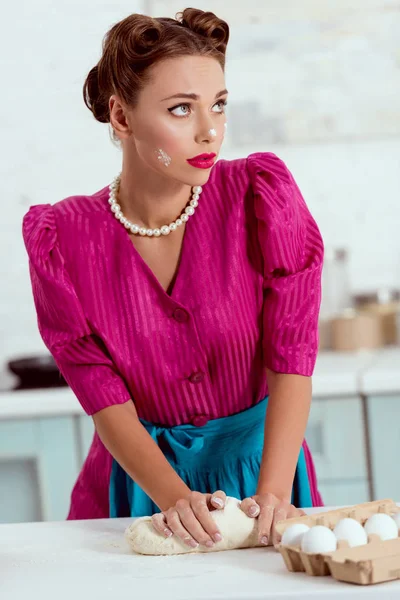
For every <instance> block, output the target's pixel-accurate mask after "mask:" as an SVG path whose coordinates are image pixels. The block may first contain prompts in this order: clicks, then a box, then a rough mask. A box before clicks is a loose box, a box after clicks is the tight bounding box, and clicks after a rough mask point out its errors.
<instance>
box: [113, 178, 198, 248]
mask: <svg viewBox="0 0 400 600" xmlns="http://www.w3.org/2000/svg"><path fill="white" fill-rule="evenodd" d="M120 183H121V175H117V177H115V178H114V180H113V182H112V183H111V185H110V188H109V189H110V197H109V199H108V203H109V204H110V206H111V210H112V212H113V213H114V217H115V218H116V219H117V220H118V221H120V223H122V225H124V227H126V229H129V230H130V231H131V232H132V233H134V234H135V235H138V234H139V235H142V236H146V235H147V236H148V237H160V235H168V234H169V233H171V231H175V230H176V229H178V227H180V226H181V225H183V223H187V222H188V220H189V217H192V216H193V215H194V212H195V209H196V208H197V206H198V205H199V198H200V194H201V192H202V191H203V190H202V187H201V186H200V185H195V186H194V187H193V188H192V198H191V200H190V202H189V204H188V206H187V207H186V208H185V211H184V212H183V213H182V214H181V216H180V217H179V218H178V219H176V221H174V222H173V223H170V224H169V225H163V226H162V227H160V228H159V229H158V228H157V229H146V227H139V225H135V223H132V221H129V219H127V218H126V217H125V216H124V214H123V212H122V210H121V207H120V205H119V204H118V201H117V194H118V190H119V186H120Z"/></svg>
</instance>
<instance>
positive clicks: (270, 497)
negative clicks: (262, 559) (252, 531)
mask: <svg viewBox="0 0 400 600" xmlns="http://www.w3.org/2000/svg"><path fill="white" fill-rule="evenodd" d="M240 508H241V509H242V510H243V512H245V513H246V514H247V515H248V516H249V517H253V518H256V517H257V518H258V535H259V540H260V543H261V544H263V545H265V546H271V545H274V546H276V545H277V544H279V542H280V541H281V540H280V536H279V535H278V533H277V531H276V529H275V527H276V524H277V523H278V521H282V520H283V519H291V518H292V517H301V516H302V515H305V514H306V513H305V512H304V510H301V508H296V507H295V506H293V504H290V502H289V501H287V500H280V499H279V498H277V496H274V494H256V495H255V496H252V497H251V498H246V499H245V500H243V502H242V503H241V505H240Z"/></svg>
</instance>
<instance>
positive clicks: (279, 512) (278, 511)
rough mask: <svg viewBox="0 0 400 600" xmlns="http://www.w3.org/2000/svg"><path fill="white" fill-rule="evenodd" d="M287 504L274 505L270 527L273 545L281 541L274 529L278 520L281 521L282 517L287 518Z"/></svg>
mask: <svg viewBox="0 0 400 600" xmlns="http://www.w3.org/2000/svg"><path fill="white" fill-rule="evenodd" d="M288 508H289V507H288V506H287V505H286V506H285V505H283V504H279V505H278V506H275V509H274V518H273V521H272V527H271V534H272V544H273V545H274V546H276V545H277V544H279V542H280V541H281V536H280V535H279V534H278V532H277V531H276V525H277V524H278V523H279V521H283V519H287V518H288V516H289V515H288V512H289V511H288Z"/></svg>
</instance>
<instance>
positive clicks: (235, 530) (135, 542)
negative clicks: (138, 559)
mask: <svg viewBox="0 0 400 600" xmlns="http://www.w3.org/2000/svg"><path fill="white" fill-rule="evenodd" d="M210 514H211V516H212V518H213V519H214V521H215V522H216V523H217V525H218V527H219V530H220V532H221V535H222V541H221V542H218V543H216V544H214V546H213V547H212V548H206V547H205V546H198V547H197V548H190V547H189V546H186V544H184V543H183V542H181V541H180V539H179V538H178V537H176V536H175V535H173V536H171V537H170V538H165V537H164V536H163V535H161V534H160V533H158V532H157V531H156V530H155V529H154V527H153V525H152V521H151V517H141V518H139V519H136V520H135V521H134V522H133V523H132V525H130V526H129V527H128V529H127V530H126V532H125V535H126V539H127V541H128V543H129V546H130V547H131V549H132V550H133V551H134V552H137V553H138V554H149V555H153V556H155V555H166V554H194V553H198V552H219V551H221V550H235V549H237V548H254V547H256V546H259V545H260V544H259V542H258V535H257V519H252V518H250V517H248V516H247V515H246V514H245V513H244V512H243V511H242V510H241V509H240V500H237V499H236V498H230V497H228V498H227V499H226V505H225V508H224V509H223V510H214V511H212V512H211V513H210Z"/></svg>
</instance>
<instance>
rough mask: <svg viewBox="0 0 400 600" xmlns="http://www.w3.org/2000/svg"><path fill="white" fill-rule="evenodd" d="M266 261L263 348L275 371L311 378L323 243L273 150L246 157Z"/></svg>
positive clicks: (259, 234) (289, 175) (296, 189)
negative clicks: (272, 152)
mask: <svg viewBox="0 0 400 600" xmlns="http://www.w3.org/2000/svg"><path fill="white" fill-rule="evenodd" d="M247 167H248V170H249V176H250V181H251V186H252V190H253V196H254V206H255V214H256V219H257V227H258V231H257V235H258V238H259V243H260V246H261V252H262V255H263V261H264V273H263V275H264V305H263V351H264V362H265V366H266V367H267V368H269V369H271V370H272V371H275V372H277V373H288V374H297V375H304V376H311V375H312V373H313V370H314V367H315V362H316V357H317V351H318V316H319V309H320V303H321V272H322V264H323V254H324V247H323V241H322V237H321V234H320V232H319V229H318V227H317V225H316V223H315V220H314V219H313V217H312V216H311V214H310V211H309V210H308V208H307V205H306V203H305V201H304V199H303V197H302V195H301V192H300V190H299V188H298V186H297V184H296V182H295V181H294V179H293V176H292V175H291V173H290V172H289V170H288V169H287V167H286V166H285V164H284V163H283V162H282V161H281V160H280V159H278V158H277V157H276V156H275V155H274V154H269V153H257V154H253V155H250V156H249V157H248V159H247Z"/></svg>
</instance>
